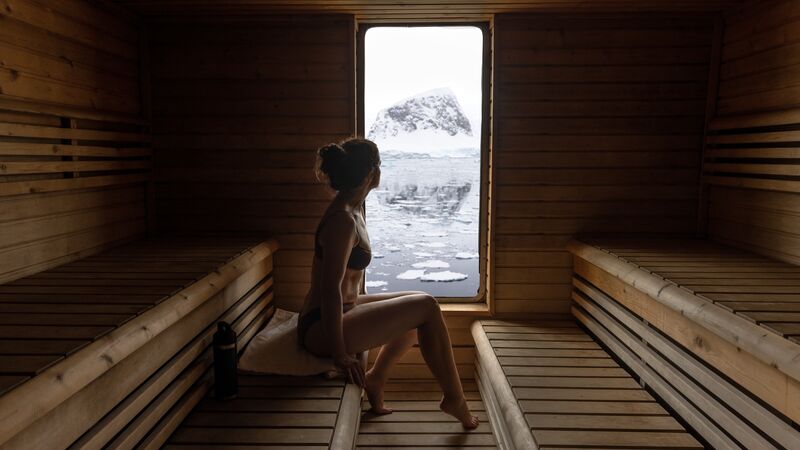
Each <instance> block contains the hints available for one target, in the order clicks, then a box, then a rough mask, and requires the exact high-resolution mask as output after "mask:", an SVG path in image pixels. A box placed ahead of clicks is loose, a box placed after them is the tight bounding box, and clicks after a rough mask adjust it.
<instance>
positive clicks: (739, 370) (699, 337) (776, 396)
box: [576, 260, 796, 416]
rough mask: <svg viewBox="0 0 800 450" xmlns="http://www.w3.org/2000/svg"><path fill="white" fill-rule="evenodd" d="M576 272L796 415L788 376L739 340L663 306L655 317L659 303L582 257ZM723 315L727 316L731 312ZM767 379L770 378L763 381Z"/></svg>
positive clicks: (766, 398) (751, 389)
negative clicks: (729, 339)
mask: <svg viewBox="0 0 800 450" xmlns="http://www.w3.org/2000/svg"><path fill="white" fill-rule="evenodd" d="M576 273H578V274H580V275H581V276H582V277H584V278H585V279H587V280H589V281H591V282H592V283H593V284H594V285H595V286H598V287H599V288H600V289H602V290H603V291H604V292H606V293H608V294H610V295H611V296H613V297H614V298H617V299H619V301H621V302H624V303H623V304H625V306H626V307H627V308H629V309H631V311H633V312H634V313H636V314H639V315H642V317H644V318H645V319H646V320H648V321H650V322H651V323H652V324H653V326H656V327H657V328H659V329H661V330H662V331H664V332H665V333H667V334H669V335H670V336H672V337H673V338H674V339H677V340H678V342H679V343H680V344H681V345H684V346H685V347H687V348H688V349H690V350H691V351H693V352H694V353H695V354H697V355H698V357H700V358H702V359H703V360H705V361H707V362H708V363H709V364H712V365H713V366H715V367H717V368H719V369H720V370H724V371H725V373H726V374H728V376H730V377H731V378H732V379H734V380H735V381H736V382H738V383H740V384H742V385H743V386H745V387H746V388H747V389H749V390H750V391H751V392H753V393H754V394H756V395H758V396H759V397H761V398H762V399H764V400H765V401H767V402H768V403H769V404H771V405H773V406H774V407H776V408H779V409H782V410H783V411H785V414H787V415H789V416H791V415H796V412H795V411H793V410H792V409H791V406H789V405H788V404H787V403H786V399H787V398H790V397H791V395H792V394H791V391H792V389H793V386H792V384H791V383H790V381H789V378H787V376H786V375H785V374H783V373H781V372H779V371H777V370H775V368H774V366H768V365H767V364H765V363H763V362H762V361H761V360H759V359H758V357H757V356H756V355H753V354H750V353H748V352H743V351H741V348H742V341H741V340H740V341H739V346H738V348H739V349H738V350H737V349H735V348H734V347H733V346H732V345H731V344H728V343H727V341H726V340H724V339H723V338H721V337H719V336H718V335H716V334H714V333H712V332H710V331H708V330H705V329H703V328H700V327H698V326H696V325H695V324H692V322H690V321H689V320H688V319H687V318H685V317H683V316H681V315H680V314H679V313H677V312H675V311H672V310H671V309H669V308H668V307H665V306H658V307H657V311H658V313H659V314H662V317H663V318H662V319H656V318H655V317H653V314H654V313H655V310H654V308H656V306H655V305H660V303H658V302H654V301H653V300H652V299H651V298H650V297H648V296H646V295H644V294H637V293H636V292H634V291H630V290H628V291H627V294H625V295H622V294H621V292H622V288H623V287H624V283H623V282H621V281H614V280H612V279H611V277H608V278H603V277H601V276H599V275H600V274H601V273H602V271H601V270H600V269H598V268H596V266H595V267H592V266H590V265H587V264H583V263H581V260H576ZM598 283H599V284H598ZM665 290H666V289H665ZM637 292H638V291H637ZM663 314H666V316H663ZM726 314H729V315H730V313H726ZM682 317H683V318H682ZM741 320H745V319H741ZM726 323H727V322H726ZM751 325H752V326H756V327H757V325H754V324H752V323H751ZM675 327H684V328H681V329H682V330H684V331H681V332H680V333H677V334H676V332H675V329H674V328H675ZM686 327H688V329H691V330H692V335H691V336H690V335H686V332H685V330H686V329H687V328H686ZM762 334H763V333H762ZM767 334H769V333H767ZM773 336H775V338H776V339H783V338H780V337H779V336H777V335H773ZM708 348H714V349H715V351H714V352H713V354H712V353H711V352H709V351H708V350H706V349H708ZM768 379H769V380H772V381H766V380H768ZM778 386H782V387H783V388H782V389H781V388H778V389H777V390H776V389H775V388H776V387H778Z"/></svg>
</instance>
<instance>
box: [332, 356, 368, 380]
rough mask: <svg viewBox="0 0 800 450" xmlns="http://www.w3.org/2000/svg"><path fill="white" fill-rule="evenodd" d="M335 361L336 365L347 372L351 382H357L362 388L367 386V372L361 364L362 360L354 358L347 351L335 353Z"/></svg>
mask: <svg viewBox="0 0 800 450" xmlns="http://www.w3.org/2000/svg"><path fill="white" fill-rule="evenodd" d="M333 363H334V364H335V365H336V367H338V368H340V369H341V371H342V372H344V373H346V374H347V380H348V381H349V382H350V383H353V384H356V385H358V386H360V387H362V388H366V387H367V382H366V374H365V373H364V368H363V367H362V366H361V361H359V360H358V359H357V358H354V357H353V356H351V355H348V354H347V353H345V354H342V355H335V356H334V357H333Z"/></svg>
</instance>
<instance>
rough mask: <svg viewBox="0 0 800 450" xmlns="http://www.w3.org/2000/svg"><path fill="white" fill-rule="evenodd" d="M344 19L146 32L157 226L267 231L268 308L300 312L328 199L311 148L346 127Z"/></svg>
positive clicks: (349, 109) (350, 80)
mask: <svg viewBox="0 0 800 450" xmlns="http://www.w3.org/2000/svg"><path fill="white" fill-rule="evenodd" d="M353 27H354V22H353V19H352V17H349V16H336V15H334V16H306V17H297V16H295V17H284V18H271V19H265V20H263V21H259V22H244V23H243V22H227V23H226V22H219V21H218V22H217V23H213V22H212V23H204V22H194V23H164V24H163V25H158V24H154V25H153V26H152V29H151V30H150V55H149V56H150V60H151V66H152V71H151V73H152V90H153V99H152V107H153V134H154V136H153V139H154V148H155V152H156V162H155V166H156V178H157V188H156V192H157V212H158V223H159V229H161V230H180V231H187V230H191V231H195V230H199V231H219V232H255V233H261V234H263V235H264V236H269V237H274V238H276V239H277V240H278V242H280V245H281V250H280V251H279V252H278V253H277V255H276V259H275V266H276V267H275V292H276V302H277V306H278V307H280V308H284V309H291V310H295V311H296V310H299V309H300V307H301V306H302V301H303V298H304V297H305V294H306V292H307V291H308V287H309V282H310V275H311V261H312V253H313V234H314V230H315V229H316V226H317V223H318V222H319V219H320V217H321V215H322V213H323V211H324V209H325V207H326V206H327V204H328V203H329V202H330V199H331V198H332V193H331V192H328V190H327V188H326V187H325V186H324V185H323V184H321V183H319V182H318V181H317V180H316V178H315V176H314V173H313V166H314V158H315V152H316V149H317V148H318V147H319V146H321V145H323V144H326V143H329V142H332V141H338V140H341V139H343V138H346V137H348V136H350V135H351V134H352V133H353V132H354V130H355V107H354V101H355V79H354V73H355V66H354V64H355V63H354V56H355V54H354V52H355V44H354V41H353V39H354V38H355V30H354V28H353Z"/></svg>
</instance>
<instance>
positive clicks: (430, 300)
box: [419, 292, 442, 315]
mask: <svg viewBox="0 0 800 450" xmlns="http://www.w3.org/2000/svg"><path fill="white" fill-rule="evenodd" d="M419 296H420V302H421V303H422V304H424V305H425V308H426V309H427V312H428V313H429V314H438V315H441V313H442V310H441V308H439V300H437V299H436V297H434V296H432V295H431V294H428V293H427V292H421V293H420V294H419Z"/></svg>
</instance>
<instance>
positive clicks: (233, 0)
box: [114, 0, 745, 21]
mask: <svg viewBox="0 0 800 450" xmlns="http://www.w3.org/2000/svg"><path fill="white" fill-rule="evenodd" d="M114 1H115V3H118V4H120V5H122V6H125V7H127V8H129V9H131V10H132V11H134V12H137V13H139V14H143V15H146V16H209V15H228V16H249V15H254V14H259V15H260V14H264V15H267V14H294V13H343V14H353V15H355V16H356V18H357V19H359V20H370V21H401V20H402V21H415V20H419V21H431V20H443V21H448V20H451V21H452V20H475V19H484V18H487V17H489V16H491V15H492V14H496V13H504V12H556V11H557V12H600V11H605V12H623V11H625V12H642V11H721V10H726V9H728V8H730V7H734V6H737V5H739V4H741V3H744V1H745V0H486V1H479V0H328V1H323V0H114Z"/></svg>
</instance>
